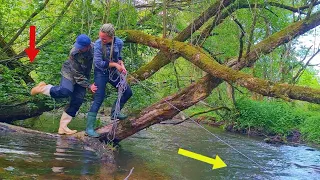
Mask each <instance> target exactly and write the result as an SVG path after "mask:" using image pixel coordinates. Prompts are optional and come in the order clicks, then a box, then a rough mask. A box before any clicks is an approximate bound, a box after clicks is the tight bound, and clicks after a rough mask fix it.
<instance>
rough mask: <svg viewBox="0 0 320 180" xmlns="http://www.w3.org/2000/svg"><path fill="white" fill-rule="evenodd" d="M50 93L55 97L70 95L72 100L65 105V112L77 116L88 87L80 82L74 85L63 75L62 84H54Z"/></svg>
mask: <svg viewBox="0 0 320 180" xmlns="http://www.w3.org/2000/svg"><path fill="white" fill-rule="evenodd" d="M50 95H51V97H53V98H55V99H58V98H67V97H70V102H69V104H68V105H67V106H66V107H65V112H66V113H67V114H69V115H70V116H72V117H75V115H76V113H77V112H78V110H79V108H80V106H81V105H82V103H83V101H84V97H85V95H86V88H84V87H82V86H80V85H78V84H74V85H73V84H72V82H71V81H70V80H69V79H67V78H65V77H63V76H62V78H61V81H60V85H59V86H53V87H52V88H51V89H50Z"/></svg>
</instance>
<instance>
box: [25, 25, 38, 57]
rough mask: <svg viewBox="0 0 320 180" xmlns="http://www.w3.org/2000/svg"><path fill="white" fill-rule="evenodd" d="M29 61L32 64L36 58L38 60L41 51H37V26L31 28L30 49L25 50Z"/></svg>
mask: <svg viewBox="0 0 320 180" xmlns="http://www.w3.org/2000/svg"><path fill="white" fill-rule="evenodd" d="M24 51H25V52H26V53H27V55H28V57H29V59H30V62H32V61H33V60H34V58H36V56H37V54H38V52H39V49H36V27H35V26H30V42H29V48H27V49H25V50H24Z"/></svg>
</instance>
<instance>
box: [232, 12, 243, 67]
mask: <svg viewBox="0 0 320 180" xmlns="http://www.w3.org/2000/svg"><path fill="white" fill-rule="evenodd" d="M233 21H234V22H235V23H236V24H237V25H238V26H239V28H240V38H239V56H238V61H240V59H241V57H242V52H243V37H244V35H245V33H246V32H245V31H244V29H243V26H242V24H241V23H240V22H239V21H238V20H237V19H236V18H233Z"/></svg>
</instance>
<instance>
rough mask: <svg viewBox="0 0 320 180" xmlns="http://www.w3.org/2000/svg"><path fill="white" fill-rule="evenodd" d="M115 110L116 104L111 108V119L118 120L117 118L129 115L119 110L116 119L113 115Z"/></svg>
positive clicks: (121, 118) (122, 118)
mask: <svg viewBox="0 0 320 180" xmlns="http://www.w3.org/2000/svg"><path fill="white" fill-rule="evenodd" d="M114 110H115V104H114V105H113V106H112V109H111V114H110V117H111V120H113V121H114V120H117V119H119V120H124V119H126V118H127V117H128V116H127V115H125V114H122V113H121V112H119V114H118V116H117V117H116V119H114V117H113V113H114Z"/></svg>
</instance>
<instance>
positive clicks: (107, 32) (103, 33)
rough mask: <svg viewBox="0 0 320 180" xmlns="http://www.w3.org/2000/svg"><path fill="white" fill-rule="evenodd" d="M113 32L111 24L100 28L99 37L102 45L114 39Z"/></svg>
mask: <svg viewBox="0 0 320 180" xmlns="http://www.w3.org/2000/svg"><path fill="white" fill-rule="evenodd" d="M114 34H115V30H114V27H113V25H112V24H110V23H109V24H104V25H102V26H101V28H100V32H99V37H100V39H101V41H102V42H103V44H107V43H110V42H111V41H112V39H113V37H114Z"/></svg>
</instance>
